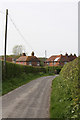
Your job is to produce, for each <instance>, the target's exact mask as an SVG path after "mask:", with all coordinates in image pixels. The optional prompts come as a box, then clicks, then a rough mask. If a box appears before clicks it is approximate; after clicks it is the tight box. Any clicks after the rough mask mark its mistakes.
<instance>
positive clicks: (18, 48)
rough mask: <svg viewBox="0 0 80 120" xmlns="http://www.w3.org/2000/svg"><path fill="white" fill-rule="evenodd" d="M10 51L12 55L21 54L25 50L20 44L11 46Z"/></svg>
mask: <svg viewBox="0 0 80 120" xmlns="http://www.w3.org/2000/svg"><path fill="white" fill-rule="evenodd" d="M12 52H13V54H14V55H21V54H22V53H23V52H25V48H24V46H22V45H16V46H14V47H13V50H12Z"/></svg>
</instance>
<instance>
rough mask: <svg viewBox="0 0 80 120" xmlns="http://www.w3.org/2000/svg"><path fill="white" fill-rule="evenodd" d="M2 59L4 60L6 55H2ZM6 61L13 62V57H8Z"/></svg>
mask: <svg viewBox="0 0 80 120" xmlns="http://www.w3.org/2000/svg"><path fill="white" fill-rule="evenodd" d="M0 60H2V61H4V56H2V57H1V56H0ZM6 61H8V62H12V57H6Z"/></svg>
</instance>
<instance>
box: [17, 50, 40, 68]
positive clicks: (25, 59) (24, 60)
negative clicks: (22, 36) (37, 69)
mask: <svg viewBox="0 0 80 120" xmlns="http://www.w3.org/2000/svg"><path fill="white" fill-rule="evenodd" d="M16 64H22V65H30V66H40V60H39V59H38V58H37V57H36V56H34V52H32V54H31V56H26V55H25V53H23V55H22V56H21V57H19V58H18V59H17V60H16Z"/></svg>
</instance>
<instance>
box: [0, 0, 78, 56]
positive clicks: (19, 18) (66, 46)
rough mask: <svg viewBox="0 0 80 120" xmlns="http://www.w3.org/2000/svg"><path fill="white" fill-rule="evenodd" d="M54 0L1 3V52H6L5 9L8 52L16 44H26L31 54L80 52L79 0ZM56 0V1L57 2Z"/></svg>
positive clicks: (10, 52) (9, 52) (48, 54)
mask: <svg viewBox="0 0 80 120" xmlns="http://www.w3.org/2000/svg"><path fill="white" fill-rule="evenodd" d="M53 1H54V2H51V1H50V2H45V1H44V2H42V1H39V2H36V1H35V2H34V1H33V2H31V1H30V2H28V1H27V2H25V0H24V2H21V1H18V0H16V2H15V1H14V2H9V1H7V2H4V0H3V1H2V4H0V8H1V9H0V55H2V54H4V35H5V12H6V8H8V12H9V16H11V19H12V21H13V22H14V24H15V25H16V27H17V28H18V29H19V30H20V31H21V34H22V35H23V36H24V39H25V40H24V39H23V38H22V37H21V36H20V34H19V32H18V31H17V29H16V28H15V27H14V25H13V24H12V22H11V19H10V17H9V16H8V36H7V54H12V49H13V47H14V46H15V45H23V46H24V47H25V49H26V50H25V51H26V52H27V53H28V55H30V54H31V52H32V51H34V52H35V55H36V56H38V57H44V56H45V50H46V51H47V57H50V56H52V55H56V54H61V53H62V54H65V53H66V52H67V53H68V54H70V53H72V54H74V53H76V54H77V55H78V3H77V2H76V1H75V0H73V1H72V0H69V1H68V0H67V1H66V0H62V1H60V0H53ZM55 1H56V2H55Z"/></svg>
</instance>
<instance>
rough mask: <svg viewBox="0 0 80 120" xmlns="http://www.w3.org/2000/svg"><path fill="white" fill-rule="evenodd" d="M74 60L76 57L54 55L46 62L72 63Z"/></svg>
mask: <svg viewBox="0 0 80 120" xmlns="http://www.w3.org/2000/svg"><path fill="white" fill-rule="evenodd" d="M75 58H77V57H76V56H67V55H65V56H64V55H54V56H51V57H50V58H48V59H47V60H46V62H49V61H56V62H58V61H61V62H69V61H72V60H74V59H75Z"/></svg>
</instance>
